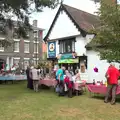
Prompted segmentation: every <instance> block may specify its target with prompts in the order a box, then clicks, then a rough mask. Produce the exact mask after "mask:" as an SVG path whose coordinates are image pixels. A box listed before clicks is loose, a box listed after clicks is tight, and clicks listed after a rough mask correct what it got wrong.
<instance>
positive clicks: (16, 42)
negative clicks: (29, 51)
mask: <svg viewBox="0 0 120 120" xmlns="http://www.w3.org/2000/svg"><path fill="white" fill-rule="evenodd" d="M14 52H19V41H14Z"/></svg>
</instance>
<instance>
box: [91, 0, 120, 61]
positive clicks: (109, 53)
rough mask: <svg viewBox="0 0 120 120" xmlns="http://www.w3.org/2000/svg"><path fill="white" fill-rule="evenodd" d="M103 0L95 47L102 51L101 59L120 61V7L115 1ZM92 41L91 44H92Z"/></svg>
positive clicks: (94, 40)
mask: <svg viewBox="0 0 120 120" xmlns="http://www.w3.org/2000/svg"><path fill="white" fill-rule="evenodd" d="M106 1H107V0H106ZM106 1H104V0H101V7H100V9H99V12H98V15H99V17H100V22H101V23H100V27H99V28H98V29H96V30H95V31H94V33H95V34H96V36H95V38H94V39H93V41H92V42H91V43H94V46H93V49H95V50H97V51H98V52H99V53H100V57H101V59H107V60H108V61H117V62H119V61H120V9H119V6H118V5H117V4H116V3H115V2H114V3H113V2H110V1H109V4H108V2H106ZM91 43H90V44H91Z"/></svg>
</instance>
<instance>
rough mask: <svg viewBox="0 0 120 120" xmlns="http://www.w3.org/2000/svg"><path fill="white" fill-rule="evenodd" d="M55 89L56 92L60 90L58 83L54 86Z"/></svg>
mask: <svg viewBox="0 0 120 120" xmlns="http://www.w3.org/2000/svg"><path fill="white" fill-rule="evenodd" d="M55 91H56V93H59V92H60V88H59V85H57V87H56V89H55Z"/></svg>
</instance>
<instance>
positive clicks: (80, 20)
mask: <svg viewBox="0 0 120 120" xmlns="http://www.w3.org/2000/svg"><path fill="white" fill-rule="evenodd" d="M62 10H63V11H65V12H66V14H67V15H68V17H69V18H70V19H71V21H72V22H73V23H74V25H75V26H76V28H77V29H78V30H79V31H80V32H81V34H82V35H83V36H85V35H86V33H91V32H90V31H91V30H93V29H95V28H97V27H99V25H100V20H99V17H98V16H96V15H93V14H90V13H87V12H85V11H82V10H79V9H76V8H73V7H70V6H68V5H64V4H62V5H61V6H60V8H59V10H58V12H57V14H56V16H55V18H54V20H53V22H52V24H51V26H50V29H49V31H48V33H47V35H46V36H45V38H44V40H45V41H46V40H47V39H48V38H49V34H50V33H51V31H52V28H53V27H54V24H55V22H56V20H57V19H58V16H59V14H60V11H62Z"/></svg>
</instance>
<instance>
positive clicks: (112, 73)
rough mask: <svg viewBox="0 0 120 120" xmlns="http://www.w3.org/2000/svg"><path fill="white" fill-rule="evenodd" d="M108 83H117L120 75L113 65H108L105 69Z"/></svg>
mask: <svg viewBox="0 0 120 120" xmlns="http://www.w3.org/2000/svg"><path fill="white" fill-rule="evenodd" d="M107 75H108V83H109V84H118V77H119V76H120V74H119V71H118V69H117V68H115V67H114V66H112V67H109V68H108V70H107Z"/></svg>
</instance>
